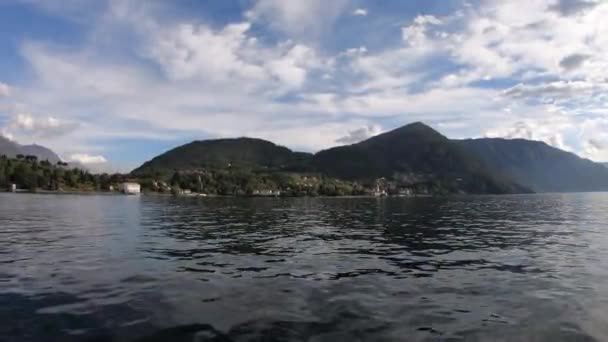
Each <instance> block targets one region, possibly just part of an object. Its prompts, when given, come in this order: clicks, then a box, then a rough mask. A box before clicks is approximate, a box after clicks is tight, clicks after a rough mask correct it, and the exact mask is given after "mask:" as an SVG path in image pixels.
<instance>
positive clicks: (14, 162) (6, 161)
mask: <svg viewBox="0 0 608 342" xmlns="http://www.w3.org/2000/svg"><path fill="white" fill-rule="evenodd" d="M124 179H125V176H124V175H120V174H115V175H108V174H92V173H90V172H88V171H86V170H82V169H78V168H69V167H68V164H66V163H63V162H59V163H57V164H51V163H49V162H48V161H46V160H42V161H39V160H38V158H37V157H36V156H24V155H18V156H17V158H8V157H6V156H0V188H1V189H7V188H8V187H9V186H10V185H11V184H15V185H17V188H19V189H25V190H29V191H37V190H49V191H76V190H77V191H108V190H110V189H111V188H112V187H114V188H116V186H117V185H118V184H119V183H121V182H122V181H124Z"/></svg>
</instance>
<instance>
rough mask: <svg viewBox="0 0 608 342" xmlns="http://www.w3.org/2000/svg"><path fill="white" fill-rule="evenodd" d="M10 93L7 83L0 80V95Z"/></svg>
mask: <svg viewBox="0 0 608 342" xmlns="http://www.w3.org/2000/svg"><path fill="white" fill-rule="evenodd" d="M10 93H11V88H10V87H9V86H8V84H5V83H2V82H0V97H3V96H9V95H10Z"/></svg>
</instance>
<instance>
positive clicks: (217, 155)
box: [133, 138, 312, 174]
mask: <svg viewBox="0 0 608 342" xmlns="http://www.w3.org/2000/svg"><path fill="white" fill-rule="evenodd" d="M311 158H312V155H311V154H308V153H301V152H293V151H291V150H290V149H288V148H287V147H283V146H278V145H275V144H274V143H272V142H269V141H266V140H262V139H253V138H236V139H217V140H205V141H194V142H191V143H189V144H186V145H183V146H179V147H177V148H174V149H172V150H170V151H168V152H166V153H163V154H161V155H160V156H158V157H155V158H154V159H152V160H150V161H148V162H146V163H144V164H143V165H142V166H140V167H139V168H137V169H135V170H134V171H133V173H134V174H152V173H159V172H160V173H167V172H171V171H173V170H193V169H201V168H219V169H222V168H228V167H238V168H256V169H281V170H293V171H306V170H307V168H308V167H309V166H310V159H311Z"/></svg>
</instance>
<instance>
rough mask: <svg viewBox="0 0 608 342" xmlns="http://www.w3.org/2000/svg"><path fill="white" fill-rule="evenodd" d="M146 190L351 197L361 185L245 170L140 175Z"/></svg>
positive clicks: (361, 188)
mask: <svg viewBox="0 0 608 342" xmlns="http://www.w3.org/2000/svg"><path fill="white" fill-rule="evenodd" d="M140 182H141V184H142V187H143V188H144V189H145V190H147V191H156V192H166V193H174V194H177V193H180V191H182V190H190V191H192V192H194V193H204V194H207V195H221V196H355V195H362V194H365V188H364V186H363V185H361V184H359V183H356V182H348V181H342V180H337V179H333V178H328V177H322V176H319V175H314V174H298V173H289V172H278V171H276V172H268V171H263V170H255V169H247V168H235V167H231V168H226V169H205V170H199V171H175V172H174V173H173V174H172V175H171V176H170V177H164V178H162V177H161V178H159V177H158V175H157V176H156V177H150V176H147V177H146V176H140Z"/></svg>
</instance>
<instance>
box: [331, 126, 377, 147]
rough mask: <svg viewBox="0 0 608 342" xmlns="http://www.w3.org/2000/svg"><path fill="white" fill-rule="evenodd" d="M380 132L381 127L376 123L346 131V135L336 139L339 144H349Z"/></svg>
mask: <svg viewBox="0 0 608 342" xmlns="http://www.w3.org/2000/svg"><path fill="white" fill-rule="evenodd" d="M380 133H382V129H381V128H380V127H379V126H376V125H370V126H365V127H361V128H359V129H355V130H352V131H349V132H348V135H346V136H344V137H341V138H339V139H336V142H337V143H339V144H344V145H349V144H355V143H358V142H361V141H363V140H366V139H369V138H371V137H373V136H375V135H378V134H380Z"/></svg>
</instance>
